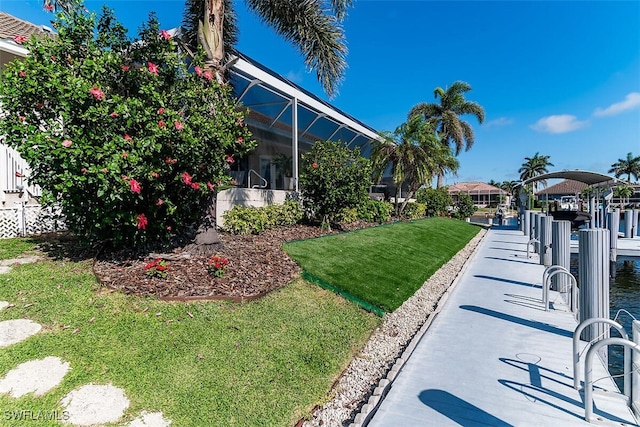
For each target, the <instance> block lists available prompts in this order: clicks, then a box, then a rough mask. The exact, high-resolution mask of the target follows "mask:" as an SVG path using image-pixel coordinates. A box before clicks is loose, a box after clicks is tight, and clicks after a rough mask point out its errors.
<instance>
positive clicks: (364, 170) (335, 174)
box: [300, 141, 372, 225]
mask: <svg viewBox="0 0 640 427" xmlns="http://www.w3.org/2000/svg"><path fill="white" fill-rule="evenodd" d="M371 172H372V169H371V162H370V161H369V160H368V159H365V158H364V157H362V156H361V155H360V151H359V150H358V149H353V150H351V149H349V148H347V147H346V146H345V145H344V144H342V143H339V142H331V141H325V142H322V141H318V142H316V143H315V144H313V146H312V147H311V151H309V152H308V153H306V154H304V155H303V156H302V167H301V173H300V183H301V185H302V196H303V200H304V210H305V213H306V214H307V216H308V217H309V218H310V219H318V220H321V221H322V222H323V224H327V225H328V224H329V223H330V222H333V221H336V220H337V219H338V214H339V213H340V211H341V210H343V209H348V208H357V207H358V206H359V205H361V204H362V203H364V202H365V200H367V199H368V198H369V185H370V183H371Z"/></svg>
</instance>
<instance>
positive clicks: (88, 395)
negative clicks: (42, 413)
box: [60, 384, 129, 426]
mask: <svg viewBox="0 0 640 427" xmlns="http://www.w3.org/2000/svg"><path fill="white" fill-rule="evenodd" d="M60 404H61V405H62V407H63V408H64V410H65V411H66V412H67V415H68V418H67V420H65V421H64V422H65V423H67V424H73V425H77V426H92V425H95V424H107V423H115V422H117V421H118V420H119V419H120V418H122V416H123V415H124V411H126V409H127V408H128V407H129V399H127V396H125V394H124V391H123V390H122V389H120V388H118V387H114V386H112V385H96V384H88V385H84V386H82V387H80V388H78V389H76V390H73V391H72V392H70V393H69V394H67V395H66V396H65V397H64V398H62V401H61V402H60Z"/></svg>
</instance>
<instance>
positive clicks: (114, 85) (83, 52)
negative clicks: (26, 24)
mask: <svg viewBox="0 0 640 427" xmlns="http://www.w3.org/2000/svg"><path fill="white" fill-rule="evenodd" d="M78 4H80V3H78ZM55 27H56V29H57V31H58V36H57V37H55V38H35V37H33V38H31V39H30V40H28V41H26V42H25V43H24V44H25V47H26V48H27V49H28V50H29V51H30V55H29V56H28V57H26V58H24V59H21V60H16V61H13V62H11V63H9V64H8V65H7V66H6V67H5V68H4V69H3V70H2V75H1V76H0V77H1V81H2V85H0V97H1V98H2V110H3V112H4V114H2V115H1V116H0V134H4V135H6V139H5V141H6V143H7V144H8V145H10V146H11V147H13V148H15V149H17V150H18V151H19V152H20V154H21V156H22V157H23V158H24V159H25V160H26V161H27V162H28V164H29V166H30V168H31V174H30V176H28V177H27V179H28V181H29V182H30V183H32V184H37V185H39V186H41V187H42V188H43V191H44V194H45V196H44V197H43V199H42V202H43V203H48V204H54V203H59V204H60V205H61V207H62V211H63V213H64V215H65V217H66V223H67V225H68V226H69V228H70V230H71V231H73V232H75V233H77V234H78V235H80V236H83V237H85V238H87V239H88V240H90V241H102V242H107V241H108V242H110V243H111V244H112V245H113V246H115V247H121V246H125V245H127V246H139V245H143V244H145V243H147V242H148V241H150V240H161V241H162V240H165V239H168V238H169V237H170V235H171V234H173V233H182V232H185V231H186V230H188V229H189V228H190V227H191V226H192V225H193V224H194V223H196V222H198V221H199V220H200V218H201V215H202V213H203V210H204V209H205V208H206V206H207V205H208V204H209V203H211V199H212V197H213V195H214V194H215V191H216V187H218V186H220V185H223V184H226V183H228V182H229V181H230V177H228V175H227V170H228V169H229V164H230V163H233V161H234V157H236V156H241V155H243V154H245V153H247V152H249V151H250V150H251V149H253V148H254V147H255V142H254V141H251V139H250V137H251V135H250V133H249V131H248V130H247V127H246V126H245V124H244V123H243V118H244V116H245V114H246V113H245V111H244V110H241V109H240V108H238V107H239V106H238V104H237V101H236V100H235V99H234V98H233V97H232V94H231V90H230V87H228V86H226V85H225V86H223V85H220V84H218V83H217V82H216V80H215V78H213V76H212V74H211V73H210V72H209V71H207V70H203V69H201V68H200V67H199V66H198V65H200V66H202V64H203V61H202V59H203V55H202V54H199V55H198V56H197V57H196V58H195V59H194V60H193V61H187V60H186V58H185V57H183V56H182V55H181V54H179V53H178V49H177V44H176V43H175V42H174V40H173V39H172V38H171V36H170V35H169V33H168V32H166V31H161V30H160V28H159V24H158V22H157V21H156V20H155V18H153V17H151V18H150V19H149V21H148V22H147V23H146V24H145V25H143V26H142V27H141V30H140V33H139V40H137V41H136V40H129V39H127V38H126V30H125V29H124V28H123V27H122V25H121V24H119V23H118V22H117V21H116V19H115V17H114V16H113V15H112V12H111V11H109V10H107V9H104V10H103V13H102V16H101V17H100V19H99V20H98V19H97V18H96V15H95V14H89V13H88V12H86V11H85V9H84V8H83V7H81V6H78V7H72V8H70V12H69V14H68V15H67V14H64V13H60V14H59V15H58V19H57V20H56V23H55Z"/></svg>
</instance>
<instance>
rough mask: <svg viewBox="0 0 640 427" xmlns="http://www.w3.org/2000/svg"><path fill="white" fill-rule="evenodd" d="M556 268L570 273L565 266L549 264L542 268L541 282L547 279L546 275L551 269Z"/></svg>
mask: <svg viewBox="0 0 640 427" xmlns="http://www.w3.org/2000/svg"><path fill="white" fill-rule="evenodd" d="M556 269H561V270H563V271H566V272H567V273H570V271H569V270H567V268H566V267H563V266H561V265H557V264H555V265H550V266H548V267H546V268H545V269H544V272H543V273H542V283H545V282H546V281H547V276H548V275H549V274H550V273H551V270H556Z"/></svg>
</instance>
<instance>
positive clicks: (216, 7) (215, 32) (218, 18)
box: [199, 0, 225, 83]
mask: <svg viewBox="0 0 640 427" xmlns="http://www.w3.org/2000/svg"><path fill="white" fill-rule="evenodd" d="M204 19H205V20H207V21H208V22H206V23H203V24H204V27H203V28H202V31H203V36H204V40H202V39H201V40H199V41H200V44H201V45H203V48H204V50H205V52H207V59H208V61H207V66H208V67H209V68H210V69H211V72H212V73H213V74H214V75H215V76H216V80H217V81H218V82H219V83H223V82H224V75H223V72H222V66H223V62H224V56H225V52H224V42H223V40H224V39H223V37H224V33H223V28H224V0H206V2H205V6H204ZM205 45H206V46H205Z"/></svg>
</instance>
